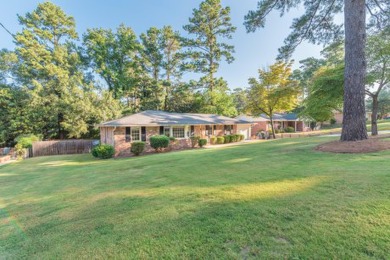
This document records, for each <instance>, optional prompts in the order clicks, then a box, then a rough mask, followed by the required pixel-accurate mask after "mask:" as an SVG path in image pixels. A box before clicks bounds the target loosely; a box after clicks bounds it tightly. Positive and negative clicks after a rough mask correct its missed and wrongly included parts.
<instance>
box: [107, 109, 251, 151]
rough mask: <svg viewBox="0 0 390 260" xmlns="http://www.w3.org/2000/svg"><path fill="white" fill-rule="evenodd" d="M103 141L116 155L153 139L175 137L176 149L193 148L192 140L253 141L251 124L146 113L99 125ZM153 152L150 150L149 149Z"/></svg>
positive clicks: (214, 117)
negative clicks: (237, 137)
mask: <svg viewBox="0 0 390 260" xmlns="http://www.w3.org/2000/svg"><path fill="white" fill-rule="evenodd" d="M99 128H100V141H101V143H102V144H110V145H113V146H114V147H115V152H116V155H117V156H118V155H126V154H129V153H130V147H131V143H132V142H134V141H145V142H147V143H148V142H149V138H150V137H151V136H153V135H167V136H172V137H175V138H176V140H177V142H176V148H183V147H189V146H190V139H189V137H190V136H200V137H201V138H206V139H209V138H210V137H211V136H221V135H228V134H243V135H244V136H245V138H246V139H250V137H251V123H250V122H247V121H245V120H241V119H237V118H229V117H225V116H219V115H213V114H191V113H170V112H164V111H154V110H147V111H143V112H140V113H137V114H133V115H129V116H125V117H122V118H120V119H116V120H112V121H108V122H104V123H102V124H100V125H99ZM149 148H150V147H149Z"/></svg>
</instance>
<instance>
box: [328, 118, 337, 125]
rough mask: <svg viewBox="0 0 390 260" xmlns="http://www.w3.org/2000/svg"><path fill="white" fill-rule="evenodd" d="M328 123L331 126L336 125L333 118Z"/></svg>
mask: <svg viewBox="0 0 390 260" xmlns="http://www.w3.org/2000/svg"><path fill="white" fill-rule="evenodd" d="M329 123H330V124H331V125H335V124H336V123H337V121H336V119H335V118H332V119H330V121H329Z"/></svg>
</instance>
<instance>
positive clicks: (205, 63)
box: [183, 0, 236, 111]
mask: <svg viewBox="0 0 390 260" xmlns="http://www.w3.org/2000/svg"><path fill="white" fill-rule="evenodd" d="M183 28H184V30H186V31H187V33H188V34H189V35H190V36H194V38H190V39H185V42H184V44H185V46H186V47H188V51H187V52H186V53H185V55H186V57H188V58H189V62H188V63H187V64H186V67H187V68H188V69H189V70H192V71H194V72H198V73H202V74H203V75H204V76H203V77H202V78H201V80H200V81H199V85H201V86H202V87H203V88H205V90H206V91H205V92H206V96H208V97H207V98H206V100H205V101H206V104H207V105H208V106H210V107H209V108H207V109H206V110H207V111H210V110H218V109H220V108H218V106H222V105H223V101H218V100H215V99H219V98H222V99H224V97H223V95H222V94H221V93H220V94H219V95H216V96H215V94H214V91H215V90H216V89H217V88H218V85H220V82H219V81H220V80H222V79H215V73H216V72H217V71H218V68H219V65H220V62H221V60H222V59H223V58H224V59H225V61H226V62H227V63H231V62H233V60H234V58H233V55H232V53H233V52H234V47H233V46H232V45H229V44H227V43H225V42H221V40H222V39H223V38H226V39H231V38H232V34H233V33H234V32H235V30H236V27H234V26H233V25H232V23H231V18H230V8H229V7H222V5H221V1H220V0H205V1H203V2H202V3H201V4H200V6H199V8H198V9H194V10H193V13H192V17H191V18H190V19H189V24H187V25H185V26H184V27H183ZM219 91H224V90H219ZM220 95H222V97H220ZM214 106H216V107H214Z"/></svg>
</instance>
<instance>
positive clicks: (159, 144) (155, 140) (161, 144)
mask: <svg viewBox="0 0 390 260" xmlns="http://www.w3.org/2000/svg"><path fill="white" fill-rule="evenodd" d="M169 141H170V140H169V137H168V136H166V135H154V136H151V137H150V146H151V147H152V148H154V149H155V150H156V152H159V151H162V149H164V148H167V147H168V145H169Z"/></svg>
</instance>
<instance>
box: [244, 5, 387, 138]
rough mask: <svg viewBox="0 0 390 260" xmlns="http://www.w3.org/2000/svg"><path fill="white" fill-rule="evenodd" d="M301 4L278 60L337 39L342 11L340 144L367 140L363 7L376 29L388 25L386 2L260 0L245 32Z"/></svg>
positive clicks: (250, 14) (251, 12) (246, 19)
mask: <svg viewBox="0 0 390 260" xmlns="http://www.w3.org/2000/svg"><path fill="white" fill-rule="evenodd" d="M302 3H303V4H304V7H305V13H304V14H303V15H302V16H301V17H299V18H297V19H295V20H294V21H293V24H292V29H293V31H292V33H291V34H290V35H289V36H288V37H287V38H286V40H285V45H284V46H283V47H281V48H280V49H279V52H280V57H282V58H286V57H290V55H291V53H292V52H293V51H294V49H295V48H296V46H297V45H299V44H300V43H301V42H302V41H303V40H308V41H309V42H312V43H318V42H323V43H328V42H330V41H332V40H334V39H338V38H339V37H340V36H341V35H342V33H343V31H342V25H339V24H336V23H335V22H334V17H335V15H336V14H338V13H341V12H342V11H343V10H344V31H345V33H344V35H345V74H344V81H345V83H344V110H343V113H344V119H343V129H342V134H341V138H340V139H341V141H355V140H362V139H367V129H366V124H365V109H364V107H365V106H364V97H365V91H364V87H365V73H366V61H365V52H364V47H365V40H366V8H367V9H368V11H369V13H370V22H371V24H372V25H375V26H377V27H383V26H388V25H389V24H390V19H389V18H390V2H389V1H378V0H313V1H308V0H292V1H278V0H263V1H260V2H259V3H258V7H257V10H255V11H250V12H249V13H248V14H247V15H246V16H245V26H246V28H247V30H248V32H253V31H255V30H256V29H257V28H259V27H264V25H265V18H266V16H267V15H268V14H269V13H270V12H271V11H272V10H274V9H275V10H278V11H280V13H281V15H283V14H284V13H285V12H286V11H288V10H290V9H291V8H293V7H296V6H299V5H300V4H302Z"/></svg>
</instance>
